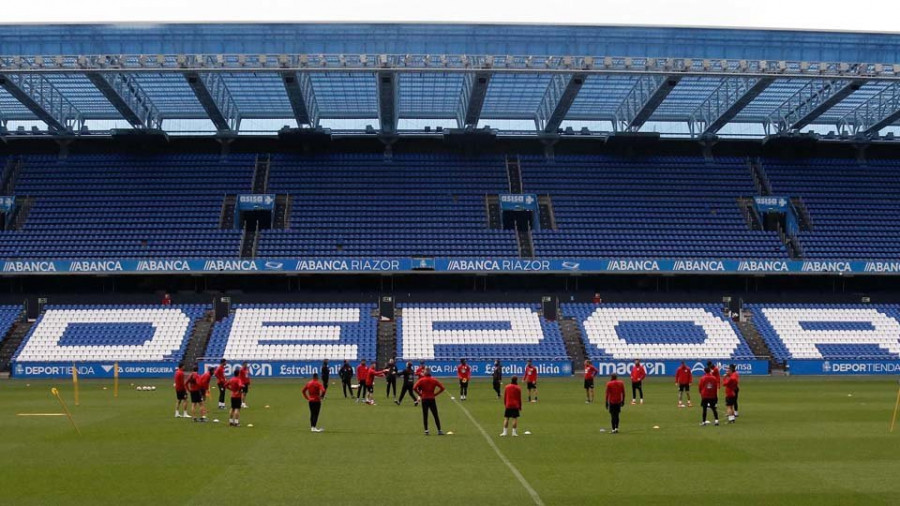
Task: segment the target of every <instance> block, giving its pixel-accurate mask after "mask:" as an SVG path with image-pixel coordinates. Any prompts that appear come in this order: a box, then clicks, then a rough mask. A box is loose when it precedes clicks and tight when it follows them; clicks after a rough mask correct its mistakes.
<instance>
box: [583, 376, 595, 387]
mask: <svg viewBox="0 0 900 506" xmlns="http://www.w3.org/2000/svg"><path fill="white" fill-rule="evenodd" d="M584 388H594V378H591V379H586V380H584Z"/></svg>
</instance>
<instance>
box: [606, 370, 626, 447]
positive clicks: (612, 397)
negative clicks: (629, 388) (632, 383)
mask: <svg viewBox="0 0 900 506" xmlns="http://www.w3.org/2000/svg"><path fill="white" fill-rule="evenodd" d="M605 397H606V409H608V410H609V416H610V418H611V421H612V431H611V433H612V434H618V433H619V414H620V413H621V412H622V406H624V405H625V383H623V382H622V380H620V379H619V377H618V376H617V375H615V374H613V375H612V376H610V378H609V382H607V383H606V395H605Z"/></svg>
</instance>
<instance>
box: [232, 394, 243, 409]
mask: <svg viewBox="0 0 900 506" xmlns="http://www.w3.org/2000/svg"><path fill="white" fill-rule="evenodd" d="M231 409H241V398H240V397H232V398H231Z"/></svg>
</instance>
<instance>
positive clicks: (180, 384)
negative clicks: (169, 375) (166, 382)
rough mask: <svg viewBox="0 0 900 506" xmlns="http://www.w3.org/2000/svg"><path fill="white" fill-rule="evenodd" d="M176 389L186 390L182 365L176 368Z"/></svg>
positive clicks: (179, 390)
mask: <svg viewBox="0 0 900 506" xmlns="http://www.w3.org/2000/svg"><path fill="white" fill-rule="evenodd" d="M175 391H176V392H184V371H182V370H181V368H180V367H179V368H177V369H175Z"/></svg>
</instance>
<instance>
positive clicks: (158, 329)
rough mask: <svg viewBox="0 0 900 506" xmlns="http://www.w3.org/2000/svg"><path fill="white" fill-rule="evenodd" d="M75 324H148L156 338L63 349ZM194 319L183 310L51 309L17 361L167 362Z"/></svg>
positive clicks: (65, 347)
mask: <svg viewBox="0 0 900 506" xmlns="http://www.w3.org/2000/svg"><path fill="white" fill-rule="evenodd" d="M73 323H84V324H91V323H149V324H151V325H152V326H153V330H154V332H153V337H151V338H150V340H148V341H146V342H144V343H142V344H136V345H116V344H107V345H95V346H89V345H75V346H60V345H59V341H60V339H61V338H62V336H63V334H64V333H65V331H66V329H67V328H68V326H69V325H71V324H73ZM190 323H191V319H190V318H189V317H188V316H187V315H186V314H184V312H183V311H182V310H180V309H176V308H168V309H163V308H160V309H92V310H70V309H48V310H47V311H46V312H44V315H43V316H42V317H41V319H40V321H39V322H38V324H37V326H36V327H35V328H34V332H33V333H32V335H31V338H30V339H28V341H27V342H26V343H25V346H24V347H23V348H22V352H21V353H19V358H18V360H20V361H22V362H29V361H54V362H68V361H73V360H78V361H90V360H94V361H106V360H109V358H110V357H115V358H117V359H119V360H128V361H134V362H143V361H156V362H161V361H163V360H165V358H166V356H167V355H172V354H174V353H176V352H177V351H178V350H180V349H181V343H182V341H184V339H186V338H187V330H188V326H189V325H190Z"/></svg>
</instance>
